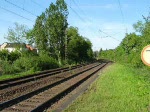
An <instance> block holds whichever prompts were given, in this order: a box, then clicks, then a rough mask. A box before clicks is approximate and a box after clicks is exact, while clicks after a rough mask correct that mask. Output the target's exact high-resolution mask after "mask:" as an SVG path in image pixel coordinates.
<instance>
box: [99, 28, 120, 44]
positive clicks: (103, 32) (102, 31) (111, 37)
mask: <svg viewBox="0 0 150 112" xmlns="http://www.w3.org/2000/svg"><path fill="white" fill-rule="evenodd" d="M99 31H100V32H102V33H104V34H105V35H107V36H108V37H111V38H113V39H114V40H116V41H119V42H121V41H120V40H118V39H116V38H115V37H112V36H110V35H108V34H107V33H105V32H103V31H102V30H99Z"/></svg>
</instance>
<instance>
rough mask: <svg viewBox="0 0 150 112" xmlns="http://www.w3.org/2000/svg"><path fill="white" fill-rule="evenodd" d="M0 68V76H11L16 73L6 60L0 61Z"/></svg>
mask: <svg viewBox="0 0 150 112" xmlns="http://www.w3.org/2000/svg"><path fill="white" fill-rule="evenodd" d="M0 67H1V70H2V74H12V73H15V72H17V71H16V69H14V66H12V64H11V63H10V62H9V61H7V60H3V61H0Z"/></svg>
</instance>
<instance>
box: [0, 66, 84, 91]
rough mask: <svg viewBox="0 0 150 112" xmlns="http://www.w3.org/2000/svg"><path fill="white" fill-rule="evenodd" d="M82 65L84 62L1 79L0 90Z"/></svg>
mask: <svg viewBox="0 0 150 112" xmlns="http://www.w3.org/2000/svg"><path fill="white" fill-rule="evenodd" d="M82 66H84V64H81V65H76V66H71V67H64V68H57V69H51V70H45V71H42V72H40V73H35V74H32V75H28V76H24V77H20V78H15V79H8V80H3V81H0V90H2V89H5V88H8V87H12V86H16V85H20V84H22V83H27V82H29V81H34V80H38V79H41V78H45V77H47V76H50V75H55V74H57V73H61V72H65V71H69V70H72V69H76V68H79V67H82Z"/></svg>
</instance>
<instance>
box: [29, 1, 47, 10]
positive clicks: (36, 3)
mask: <svg viewBox="0 0 150 112" xmlns="http://www.w3.org/2000/svg"><path fill="white" fill-rule="evenodd" d="M31 2H33V3H34V4H36V5H38V6H39V7H41V8H44V9H45V7H43V6H42V5H40V4H38V3H37V2H35V1H33V0H31Z"/></svg>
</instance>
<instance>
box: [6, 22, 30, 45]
mask: <svg viewBox="0 0 150 112" xmlns="http://www.w3.org/2000/svg"><path fill="white" fill-rule="evenodd" d="M14 25H15V26H14V27H13V28H11V27H10V28H8V33H7V35H5V37H4V38H5V39H7V40H8V41H9V42H13V43H26V42H27V32H28V28H27V26H25V25H20V24H18V23H14Z"/></svg>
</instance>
